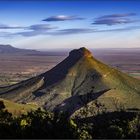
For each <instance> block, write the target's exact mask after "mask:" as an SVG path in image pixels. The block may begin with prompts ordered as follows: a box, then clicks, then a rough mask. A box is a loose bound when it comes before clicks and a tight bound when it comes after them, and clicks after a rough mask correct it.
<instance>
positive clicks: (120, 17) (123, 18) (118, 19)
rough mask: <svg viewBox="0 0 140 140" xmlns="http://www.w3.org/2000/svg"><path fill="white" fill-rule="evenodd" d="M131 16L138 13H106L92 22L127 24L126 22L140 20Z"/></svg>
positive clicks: (99, 23) (98, 23)
mask: <svg viewBox="0 0 140 140" xmlns="http://www.w3.org/2000/svg"><path fill="white" fill-rule="evenodd" d="M130 16H136V13H125V14H112V15H104V16H101V17H98V18H96V20H95V21H94V22H93V23H92V24H97V25H116V24H126V23H133V22H137V21H139V20H132V19H130Z"/></svg>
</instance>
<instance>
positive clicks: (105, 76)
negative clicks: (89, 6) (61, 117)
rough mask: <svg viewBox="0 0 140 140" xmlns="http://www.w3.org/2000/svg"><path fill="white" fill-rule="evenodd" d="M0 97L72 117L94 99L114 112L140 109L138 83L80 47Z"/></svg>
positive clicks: (139, 83)
mask: <svg viewBox="0 0 140 140" xmlns="http://www.w3.org/2000/svg"><path fill="white" fill-rule="evenodd" d="M88 96H89V99H87V98H88ZM0 97H1V98H4V99H7V100H11V101H14V102H17V103H35V104H37V105H39V106H43V107H45V108H46V109H48V110H65V111H69V112H70V113H71V114H72V113H74V112H75V111H77V110H79V109H80V108H81V107H83V106H84V105H85V104H88V103H91V102H94V101H95V100H98V101H99V102H101V103H103V104H105V106H106V107H107V109H109V110H114V109H115V106H116V103H117V104H120V105H122V106H124V107H126V108H140V80H138V79H135V78H133V77H130V76H128V75H127V74H125V73H122V72H120V71H118V70H117V69H114V68H111V67H109V66H107V65H105V64H103V63H102V62H100V61H98V60H96V59H95V58H94V57H93V56H92V54H91V52H90V51H89V50H87V49H86V48H80V49H77V50H73V51H71V52H70V53H69V56H68V57H67V58H66V59H65V60H63V61H62V62H61V63H59V64H58V65H57V66H55V67H54V68H52V69H51V70H49V71H47V72H45V73H43V74H41V75H39V76H37V77H33V78H31V79H28V80H26V81H23V82H21V83H18V84H15V85H12V86H9V87H3V88H0Z"/></svg>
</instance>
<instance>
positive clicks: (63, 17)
mask: <svg viewBox="0 0 140 140" xmlns="http://www.w3.org/2000/svg"><path fill="white" fill-rule="evenodd" d="M83 19H84V18H81V17H77V16H68V15H57V16H51V17H48V18H46V19H43V20H42V21H48V22H51V21H67V20H83Z"/></svg>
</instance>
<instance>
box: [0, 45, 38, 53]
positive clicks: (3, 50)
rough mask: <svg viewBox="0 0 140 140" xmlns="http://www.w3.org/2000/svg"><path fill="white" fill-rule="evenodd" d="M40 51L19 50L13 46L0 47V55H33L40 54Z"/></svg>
mask: <svg viewBox="0 0 140 140" xmlns="http://www.w3.org/2000/svg"><path fill="white" fill-rule="evenodd" d="M38 52H39V51H36V50H30V49H19V48H15V47H13V46H11V45H0V54H16V53H18V54H29V53H30V54H32V53H38Z"/></svg>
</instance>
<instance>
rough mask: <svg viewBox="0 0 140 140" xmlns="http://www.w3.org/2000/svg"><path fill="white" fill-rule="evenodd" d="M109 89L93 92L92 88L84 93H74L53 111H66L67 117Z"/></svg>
mask: <svg viewBox="0 0 140 140" xmlns="http://www.w3.org/2000/svg"><path fill="white" fill-rule="evenodd" d="M109 90H110V89H105V90H102V91H99V92H96V93H94V92H93V90H92V91H91V92H89V93H87V94H85V95H74V96H72V97H70V98H68V99H66V100H64V101H63V102H62V103H61V104H59V105H58V106H57V107H55V109H54V111H60V110H63V111H66V112H67V115H68V117H70V116H71V115H72V114H73V113H74V112H75V111H76V110H78V109H80V108H81V107H83V106H85V105H86V104H88V103H89V102H91V101H93V100H96V99H97V98H98V97H100V96H101V95H103V94H104V93H105V92H107V91H109Z"/></svg>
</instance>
